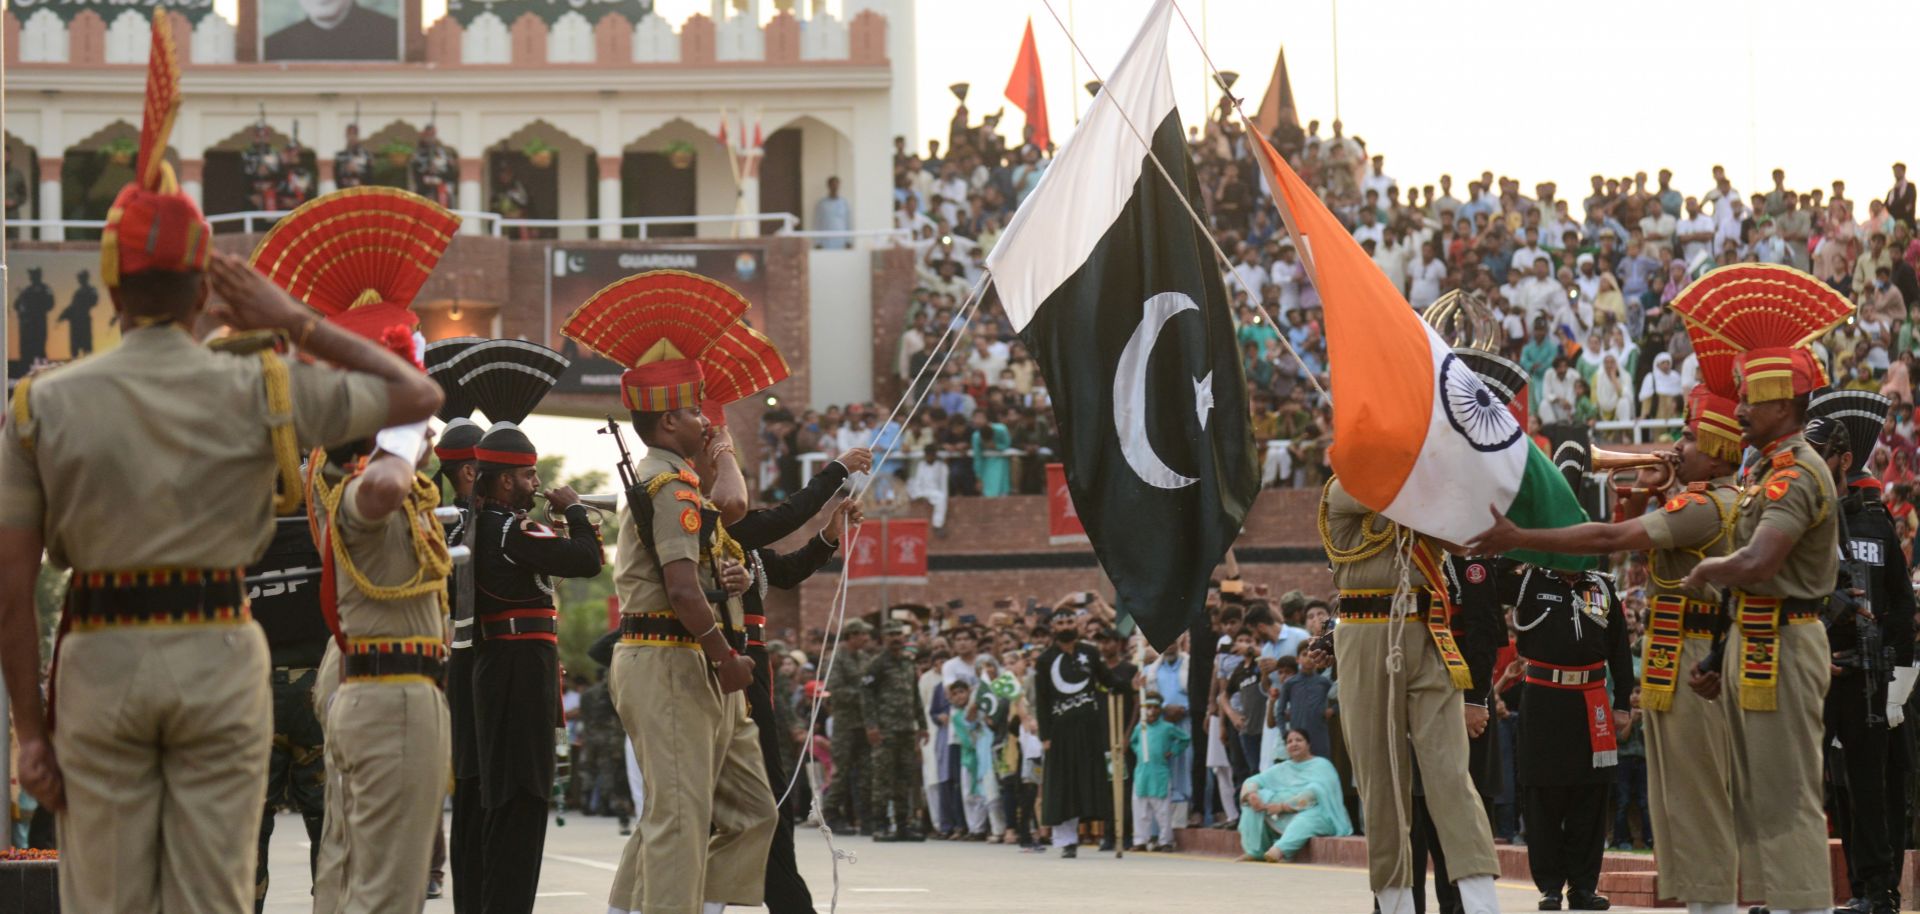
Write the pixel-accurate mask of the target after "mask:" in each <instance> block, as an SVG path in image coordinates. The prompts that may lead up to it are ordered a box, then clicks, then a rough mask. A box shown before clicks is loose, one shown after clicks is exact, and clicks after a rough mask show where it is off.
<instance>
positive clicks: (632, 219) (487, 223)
mask: <svg viewBox="0 0 1920 914" xmlns="http://www.w3.org/2000/svg"><path fill="white" fill-rule="evenodd" d="M289 212H291V210H243V211H240V212H232V213H215V214H213V215H210V216H208V217H207V223H208V224H209V225H214V226H220V225H234V224H238V225H239V226H240V230H241V231H242V232H245V233H248V234H251V233H253V232H256V231H264V230H265V229H266V228H268V227H269V226H271V225H272V224H273V223H275V222H277V221H279V220H280V219H281V218H283V217H285V216H286V215H287V213H289ZM452 212H453V214H454V215H456V216H459V217H460V218H461V219H462V220H466V221H468V222H476V223H479V224H480V226H481V228H482V231H483V233H484V234H487V235H491V236H494V237H499V236H501V235H503V234H505V233H506V231H505V230H507V229H513V228H532V229H560V228H599V227H601V226H620V227H622V228H625V227H628V226H632V227H636V228H638V229H639V230H640V239H641V240H643V241H645V240H648V239H649V238H650V237H651V235H650V231H649V230H650V229H652V228H657V227H660V226H669V225H749V226H754V227H755V229H754V234H755V236H758V235H759V229H758V226H760V225H761V224H762V223H766V222H778V223H780V227H779V228H777V229H775V231H774V235H777V236H793V237H799V238H832V237H849V238H851V237H864V236H868V235H887V236H893V235H895V234H898V233H897V231H896V230H894V229H886V230H877V231H862V232H801V231H799V230H798V229H797V226H799V225H800V217H799V216H796V215H794V214H792V213H727V214H725V215H712V216H622V217H620V218H617V219H508V218H506V217H504V216H501V215H500V214H499V213H494V212H487V211H484V210H465V209H457V210H453V211H452ZM106 226H107V223H106V220H103V219H8V220H6V227H7V228H20V229H35V230H39V231H41V232H42V235H41V237H42V240H52V239H50V238H49V237H48V236H47V235H46V234H45V230H48V229H55V230H58V231H59V232H61V233H62V234H64V233H65V232H66V231H67V230H69V229H102V228H106Z"/></svg>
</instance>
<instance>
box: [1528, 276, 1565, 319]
mask: <svg viewBox="0 0 1920 914" xmlns="http://www.w3.org/2000/svg"><path fill="white" fill-rule="evenodd" d="M1566 297H1567V293H1566V292H1565V291H1564V290H1562V289H1561V288H1560V284H1559V283H1558V282H1555V281H1554V280H1553V279H1552V278H1551V277H1549V278H1547V279H1541V278H1539V277H1536V276H1529V277H1527V278H1526V279H1523V280H1521V281H1520V301H1519V302H1518V304H1519V305H1520V310H1521V311H1523V312H1525V313H1526V321H1527V324H1528V326H1532V324H1533V319H1534V318H1536V317H1539V316H1540V315H1542V314H1552V313H1553V311H1554V309H1555V308H1558V307H1560V301H1561V299H1564V298H1566Z"/></svg>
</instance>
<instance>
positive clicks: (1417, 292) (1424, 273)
mask: <svg viewBox="0 0 1920 914" xmlns="http://www.w3.org/2000/svg"><path fill="white" fill-rule="evenodd" d="M1407 272H1408V274H1409V276H1408V286H1409V288H1408V289H1407V302H1408V303H1409V304H1411V305H1413V306H1414V307H1415V308H1422V309H1424V308H1426V306H1428V305H1431V304H1433V303H1434V302H1435V301H1437V300H1438V299H1439V298H1440V284H1441V282H1443V281H1444V280H1445V279H1446V278H1447V262H1446V261H1444V260H1441V259H1440V258H1438V257H1435V258H1434V259H1432V260H1429V261H1426V262H1425V263H1416V264H1414V265H1413V266H1412V267H1411V268H1409V269H1408V271H1407Z"/></svg>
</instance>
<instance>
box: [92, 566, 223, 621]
mask: <svg viewBox="0 0 1920 914" xmlns="http://www.w3.org/2000/svg"><path fill="white" fill-rule="evenodd" d="M66 611H67V612H68V613H69V614H71V616H72V618H71V623H72V624H73V625H75V626H78V627H82V628H86V627H93V626H101V625H152V624H166V623H204V622H244V621H246V620H247V619H248V618H249V615H248V612H247V598H246V576H245V574H244V572H242V571H239V570H234V569H194V568H189V569H176V568H167V569H150V570H144V571H76V572H74V574H73V582H72V584H71V585H70V587H69V588H68V591H67V605H66Z"/></svg>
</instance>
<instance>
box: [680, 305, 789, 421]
mask: <svg viewBox="0 0 1920 914" xmlns="http://www.w3.org/2000/svg"><path fill="white" fill-rule="evenodd" d="M699 362H700V371H701V373H702V374H703V375H704V379H703V382H702V383H703V384H704V394H705V397H706V399H708V400H715V401H718V402H719V403H721V404H723V405H724V404H727V403H735V402H738V401H740V400H744V399H746V398H748V397H751V396H753V395H754V394H757V393H759V392H761V391H763V390H766V389H767V388H769V387H772V386H773V385H775V384H778V383H780V382H781V381H784V380H786V379H787V376H788V375H790V374H792V373H793V370H792V369H790V368H788V367H787V360H786V358H785V357H783V356H782V355H780V350H778V349H775V348H774V346H773V341H772V340H770V339H767V337H766V335H764V334H762V333H761V332H760V331H758V330H755V329H753V328H752V327H749V326H747V325H746V324H734V325H733V326H732V327H729V328H727V332H726V333H725V334H724V335H722V336H721V337H720V339H719V340H717V341H715V342H714V344H713V345H712V346H711V347H709V348H708V349H707V351H706V352H703V353H701V354H700V358H699Z"/></svg>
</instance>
